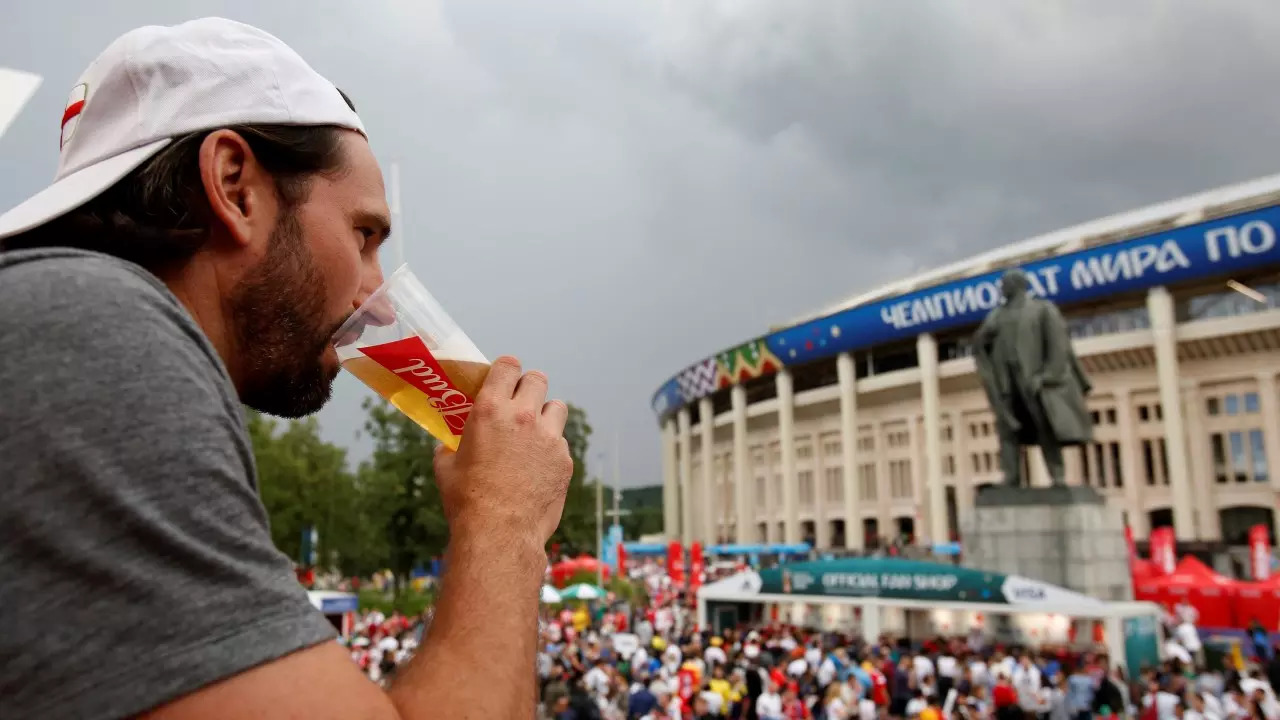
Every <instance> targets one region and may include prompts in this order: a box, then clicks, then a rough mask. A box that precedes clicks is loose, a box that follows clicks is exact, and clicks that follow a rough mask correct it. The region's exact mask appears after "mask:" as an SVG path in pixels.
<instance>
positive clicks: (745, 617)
mask: <svg viewBox="0 0 1280 720" xmlns="http://www.w3.org/2000/svg"><path fill="white" fill-rule="evenodd" d="M1159 618H1160V607H1159V606H1158V605H1156V604H1154V603H1149V602H1121V603H1109V602H1103V601H1102V600H1098V599H1097V598H1092V597H1088V596H1086V595H1082V594H1080V593H1077V592H1073V591H1071V590H1068V589H1066V588H1062V587H1058V586H1055V585H1049V584H1047V583H1043V582H1040V581H1038V580H1032V579H1030V578H1026V577H1021V576H1018V575H1003V574H1000V573H991V572H986V571H984V570H974V569H970V568H965V567H959V566H955V565H943V564H938V563H930V562H918V561H913V560H903V559H897V558H845V559H838V560H825V561H817V562H803V563H790V564H786V565H781V566H779V567H776V568H772V569H768V570H761V571H759V572H755V571H746V572H741V573H738V574H736V575H733V576H731V577H728V578H725V579H723V580H720V581H718V582H715V583H711V584H709V585H706V586H704V587H702V588H700V589H699V590H698V621H699V623H700V626H701V627H706V628H711V629H712V630H713V631H715V632H721V631H723V630H724V629H725V628H730V627H737V626H739V625H743V624H760V623H767V622H770V621H774V620H776V621H778V622H784V623H788V624H792V625H797V626H802V627H809V628H815V629H820V630H825V631H830V632H842V633H848V634H854V635H861V636H862V637H865V638H875V637H879V636H880V635H882V634H892V635H897V636H899V637H907V638H917V639H919V638H926V637H936V636H938V635H967V634H968V633H969V632H970V631H971V630H972V629H973V628H980V629H981V630H982V632H983V634H984V635H986V636H988V637H990V638H992V639H994V640H995V641H997V642H1002V643H1006V644H1017V645H1025V646H1032V647H1034V646H1039V645H1046V644H1050V645H1061V646H1068V647H1077V648H1084V647H1097V646H1099V645H1101V646H1104V647H1105V648H1106V650H1107V654H1108V655H1109V656H1110V657H1111V658H1112V662H1113V663H1120V664H1123V665H1125V667H1126V671H1127V672H1129V673H1130V674H1134V673H1137V672H1138V671H1139V670H1140V669H1141V668H1142V667H1145V666H1152V665H1155V664H1157V663H1158V662H1159V661H1160V656H1161V648H1162V647H1163V644H1164V643H1163V638H1162V637H1161V632H1162V631H1161V629H1160V622H1159Z"/></svg>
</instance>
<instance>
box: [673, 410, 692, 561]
mask: <svg viewBox="0 0 1280 720" xmlns="http://www.w3.org/2000/svg"><path fill="white" fill-rule="evenodd" d="M689 422H690V419H689V408H687V407H682V408H680V412H678V413H676V423H677V425H678V427H679V431H680V542H682V543H684V544H685V545H688V544H689V543H690V542H692V541H693V497H692V496H693V433H692V432H691V430H690V427H689Z"/></svg>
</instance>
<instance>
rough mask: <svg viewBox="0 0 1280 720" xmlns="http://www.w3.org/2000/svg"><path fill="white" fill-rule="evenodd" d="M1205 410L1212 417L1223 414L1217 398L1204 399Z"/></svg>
mask: <svg viewBox="0 0 1280 720" xmlns="http://www.w3.org/2000/svg"><path fill="white" fill-rule="evenodd" d="M1204 410H1205V412H1207V413H1208V414H1210V415H1218V414H1220V412H1221V407H1220V403H1219V401H1218V398H1216V397H1208V398H1205V399H1204Z"/></svg>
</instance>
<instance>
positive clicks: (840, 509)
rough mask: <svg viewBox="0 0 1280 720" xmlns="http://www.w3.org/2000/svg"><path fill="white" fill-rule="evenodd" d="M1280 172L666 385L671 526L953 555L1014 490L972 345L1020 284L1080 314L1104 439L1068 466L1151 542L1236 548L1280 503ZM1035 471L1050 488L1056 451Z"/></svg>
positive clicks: (878, 296) (659, 401) (1025, 248)
mask: <svg viewBox="0 0 1280 720" xmlns="http://www.w3.org/2000/svg"><path fill="white" fill-rule="evenodd" d="M1277 228H1280V176H1275V177H1269V178H1264V179H1260V180H1257V181H1253V182H1249V183H1243V184H1240V185H1235V186H1231V187H1227V188H1222V189H1218V190H1214V191H1210V192H1206V193H1202V194H1199V195H1196V196H1192V197H1188V198H1183V199H1180V200H1175V201H1171V202H1166V203H1162V204H1159V205H1155V206H1152V207H1148V208H1144V209H1141V210H1137V211H1134V212H1129V213H1125V214H1122V215H1118V216H1114V217H1109V218H1104V219H1101V220H1097V221H1094V222H1090V223H1086V224H1084V225H1080V226H1076V227H1072V228H1067V229H1064V230H1061V231H1057V232H1054V233H1050V234H1048V235H1045V236H1042V237H1037V238H1033V239H1031V240H1027V241H1024V242H1021V243H1017V244H1014V245H1011V246H1008V247H1004V248H1001V249H998V250H994V251H991V252H987V253H983V254H981V255H978V256H975V257H973V258H970V259H968V260H965V261H963V262H960V263H956V264H953V265H950V266H947V267H943V268H940V269H937V270H934V271H930V272H927V273H923V274H921V275H917V276H915V277H910V278H907V279H904V280H901V281H899V282H894V283H891V284H888V285H885V286H883V287H880V288H876V289H874V290H872V291H870V292H867V293H864V294H861V295H859V296H857V297H854V298H852V299H850V300H849V301H847V302H846V303H843V304H841V305H839V306H837V307H833V308H828V309H826V310H824V311H822V312H820V313H817V314H815V315H814V316H812V317H808V318H804V319H801V320H799V321H796V322H792V323H790V324H788V325H786V326H785V327H780V328H776V329H774V330H772V331H771V332H769V333H767V334H765V335H763V336H761V337H758V338H753V339H751V340H748V341H746V342H744V343H742V344H741V345H739V346H737V347H734V348H731V349H728V350H725V351H723V352H720V353H717V354H716V355H713V356H711V357H708V358H704V359H702V360H700V361H698V362H696V363H694V364H692V365H690V366H689V367H687V368H685V369H684V370H681V371H680V372H679V373H677V374H676V375H675V376H674V377H672V378H671V379H670V380H668V381H667V382H666V383H664V384H663V386H662V387H661V388H660V389H659V390H658V392H657V393H656V394H655V396H654V398H653V410H654V412H655V413H656V414H657V415H658V419H659V422H660V424H661V427H662V433H661V435H662V458H663V488H664V492H663V498H664V502H663V520H664V525H665V527H666V530H667V535H668V536H669V537H671V538H673V539H681V540H683V541H685V542H692V541H694V540H697V541H701V542H703V543H715V542H740V543H755V542H785V543H795V542H804V541H807V542H810V543H812V544H814V545H815V546H816V547H818V548H819V549H840V548H844V549H848V550H862V549H864V548H867V547H868V546H869V545H871V544H873V543H882V542H886V541H889V540H892V539H895V538H902V537H904V536H905V537H907V538H910V539H911V541H913V542H914V543H918V544H925V545H929V544H937V543H945V542H950V541H952V540H954V539H956V537H957V530H958V528H959V527H961V526H962V523H963V521H964V519H965V518H966V516H967V515H968V514H969V513H971V512H972V508H973V499H974V494H975V492H976V491H977V489H979V488H980V487H982V486H984V485H987V484H990V483H996V482H999V481H1000V474H999V462H998V451H997V441H996V435H995V429H994V427H993V418H992V415H991V413H990V411H989V410H988V409H987V404H986V399H985V396H984V395H983V392H982V389H981V387H980V385H979V381H978V379H977V376H976V373H975V368H974V362H973V358H972V356H971V353H970V349H969V345H968V342H969V336H970V334H971V333H972V332H973V331H974V330H975V329H976V328H977V325H978V323H979V322H980V321H981V320H982V318H983V317H984V316H985V315H986V313H987V312H988V311H989V310H990V309H991V308H992V307H994V306H995V305H996V304H997V303H999V302H1000V293H999V288H998V280H999V276H1000V274H1001V273H1002V272H1003V271H1004V270H1006V269H1008V268H1010V267H1015V266H1016V267H1022V268H1023V269H1025V270H1026V271H1027V272H1028V273H1029V275H1030V276H1031V277H1032V279H1033V292H1034V293H1036V294H1039V295H1041V296H1044V297H1047V298H1049V299H1051V300H1053V301H1054V302H1055V303H1057V304H1058V306H1059V307H1060V308H1061V309H1062V311H1063V313H1064V315H1065V316H1066V319H1067V322H1068V325H1069V329H1070V332H1071V335H1072V338H1073V343H1074V345H1075V349H1076V352H1077V354H1078V355H1079V356H1080V359H1081V362H1082V364H1083V365H1084V367H1085V369H1086V371H1087V372H1088V373H1089V375H1090V378H1091V380H1092V381H1093V386H1094V387H1093V391H1092V393H1090V395H1089V397H1088V405H1089V408H1090V410H1091V414H1092V416H1093V419H1094V422H1095V438H1094V439H1095V442H1093V443H1092V444H1090V445H1088V446H1084V447H1079V448H1072V449H1069V450H1068V451H1067V474H1068V478H1069V482H1072V483H1080V484H1088V485H1091V486H1093V487H1095V488H1096V489H1097V490H1098V491H1099V492H1101V493H1102V494H1103V495H1104V496H1105V497H1106V499H1107V502H1108V503H1109V504H1111V505H1112V506H1114V507H1117V508H1119V509H1120V510H1121V511H1122V512H1123V514H1124V517H1125V520H1126V522H1127V523H1128V524H1129V525H1130V527H1131V528H1132V529H1133V532H1134V535H1135V536H1136V537H1137V538H1138V539H1139V540H1142V539H1145V538H1146V536H1147V534H1148V533H1149V532H1150V530H1151V529H1152V528H1154V527H1159V526H1164V525H1172V526H1173V527H1174V529H1175V532H1176V535H1177V537H1178V539H1179V540H1180V541H1203V542H1206V543H1210V544H1222V543H1225V544H1227V545H1236V544H1243V543H1244V542H1245V539H1244V538H1245V534H1246V533H1247V530H1248V528H1249V527H1250V526H1252V525H1254V524H1257V523H1265V524H1267V525H1269V526H1270V527H1271V528H1272V533H1273V537H1274V529H1275V522H1274V519H1273V518H1274V515H1275V511H1276V503H1277V499H1278V498H1280V394H1278V393H1280V390H1278V389H1277V374H1278V372H1280V247H1277V235H1276V234H1277ZM1025 462H1027V463H1028V470H1029V475H1030V477H1031V478H1032V480H1033V483H1035V484H1047V483H1048V477H1047V472H1046V469H1045V467H1044V464H1043V460H1042V459H1041V458H1040V455H1039V452H1038V451H1032V452H1029V453H1027V457H1026V459H1025Z"/></svg>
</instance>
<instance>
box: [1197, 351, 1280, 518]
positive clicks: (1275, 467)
mask: <svg viewBox="0 0 1280 720" xmlns="http://www.w3.org/2000/svg"><path fill="white" fill-rule="evenodd" d="M1258 401H1259V402H1258V409H1259V410H1261V411H1262V449H1263V451H1264V452H1266V453H1267V478H1268V479H1269V480H1270V482H1271V488H1272V489H1273V490H1275V491H1276V492H1277V493H1280V399H1278V398H1277V397H1276V376H1275V371H1274V370H1266V371H1263V372H1260V373H1258ZM1200 409H1201V410H1202V411H1203V410H1204V406H1203V405H1201V407H1200ZM1205 482H1208V480H1207V476H1206V480H1205ZM1215 510H1216V508H1215ZM1271 515H1272V518H1273V519H1274V521H1275V525H1276V527H1280V508H1277V507H1276V506H1275V505H1274V504H1273V505H1272V506H1271ZM1214 517H1215V518H1216V517H1217V512H1214ZM1273 540H1274V539H1273Z"/></svg>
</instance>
